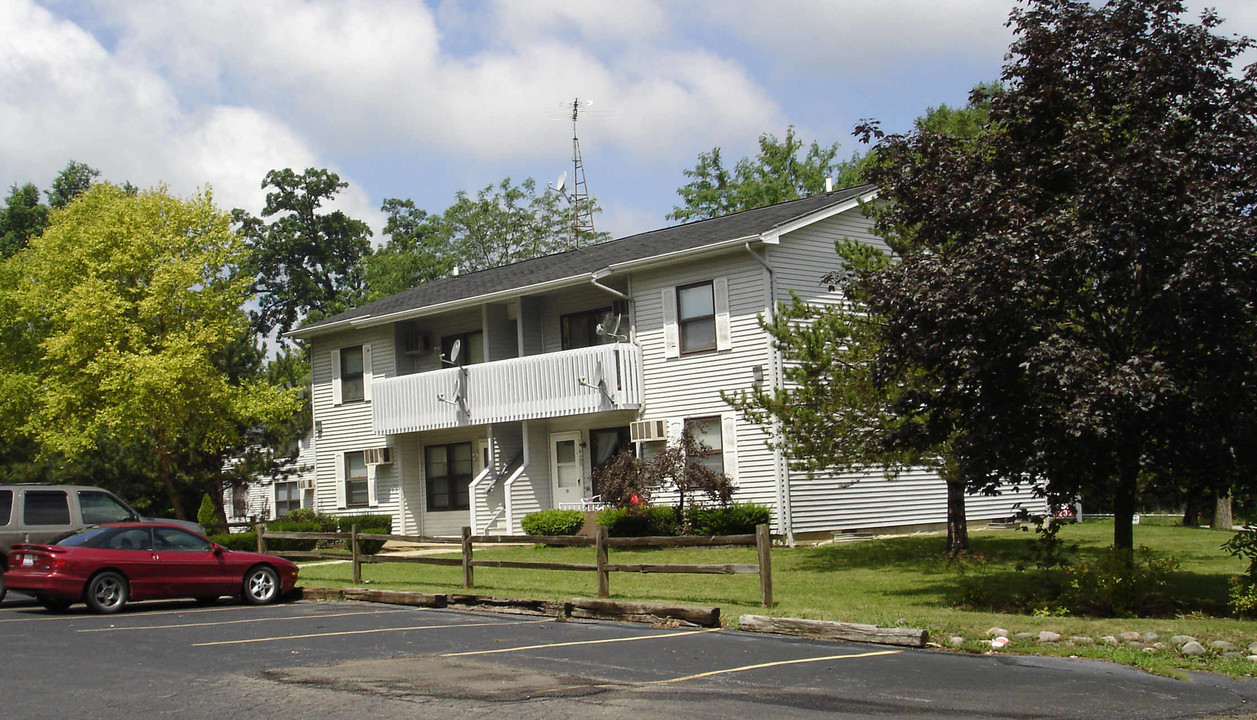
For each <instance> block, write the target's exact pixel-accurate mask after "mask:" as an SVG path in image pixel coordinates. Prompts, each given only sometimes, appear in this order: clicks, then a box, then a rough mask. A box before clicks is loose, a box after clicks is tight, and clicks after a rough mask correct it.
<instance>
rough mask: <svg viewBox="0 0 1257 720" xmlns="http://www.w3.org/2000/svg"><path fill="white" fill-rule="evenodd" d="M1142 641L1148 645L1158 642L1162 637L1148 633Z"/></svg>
mask: <svg viewBox="0 0 1257 720" xmlns="http://www.w3.org/2000/svg"><path fill="white" fill-rule="evenodd" d="M1141 639H1142V640H1143V641H1144V642H1146V643H1154V642H1156V641H1157V640H1160V639H1161V636H1160V635H1158V634H1156V633H1154V632H1146V633H1144V635H1143V638H1141Z"/></svg>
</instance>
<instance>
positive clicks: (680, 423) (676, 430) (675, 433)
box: [668, 418, 685, 445]
mask: <svg viewBox="0 0 1257 720" xmlns="http://www.w3.org/2000/svg"><path fill="white" fill-rule="evenodd" d="M684 427H685V420H684V419H682V418H668V444H669V445H676V444H678V443H680V442H681V430H682V429H683V428H684Z"/></svg>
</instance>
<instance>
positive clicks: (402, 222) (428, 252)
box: [362, 198, 458, 301]
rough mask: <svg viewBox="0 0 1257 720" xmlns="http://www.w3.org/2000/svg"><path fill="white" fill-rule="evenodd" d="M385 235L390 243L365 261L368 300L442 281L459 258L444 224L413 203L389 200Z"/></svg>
mask: <svg viewBox="0 0 1257 720" xmlns="http://www.w3.org/2000/svg"><path fill="white" fill-rule="evenodd" d="M380 209H381V210H383V211H384V212H385V213H387V214H388V219H387V220H385V222H384V230H383V234H384V235H385V236H387V237H388V240H387V241H386V242H385V243H384V245H382V246H381V247H379V248H376V249H375V251H374V252H372V253H371V254H369V255H367V256H366V257H364V258H363V259H362V273H363V281H364V283H365V284H366V289H367V290H366V297H365V298H364V299H365V300H368V301H370V300H377V299H379V298H382V297H387V296H389V295H394V294H396V293H399V292H402V291H404V290H409V289H410V288H413V287H415V286H417V285H422V284H423V283H426V282H431V281H433V280H437V279H439V278H443V277H445V276H447V275H449V273H450V272H451V271H452V270H453V269H454V265H455V264H457V262H458V258H457V256H456V255H455V248H454V247H453V246H452V244H451V243H450V242H449V236H448V235H447V234H446V231H445V228H444V226H443V225H442V223H441V218H440V216H435V217H434V216H431V215H428V213H427V212H426V211H424V210H420V209H419V208H418V207H416V206H415V203H414V201H413V200H401V199H398V198H388V199H387V200H385V201H384V205H383V206H382V207H381V208H380Z"/></svg>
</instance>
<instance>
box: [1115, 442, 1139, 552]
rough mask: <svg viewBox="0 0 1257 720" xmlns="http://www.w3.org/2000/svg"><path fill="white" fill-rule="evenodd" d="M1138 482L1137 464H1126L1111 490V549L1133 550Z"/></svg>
mask: <svg viewBox="0 0 1257 720" xmlns="http://www.w3.org/2000/svg"><path fill="white" fill-rule="evenodd" d="M1138 480H1139V464H1138V463H1135V462H1127V463H1125V464H1124V466H1123V467H1122V470H1121V474H1120V475H1119V476H1118V477H1117V485H1116V486H1114V488H1113V548H1114V549H1116V550H1134V549H1135V529H1134V527H1133V525H1132V523H1133V522H1134V521H1135V492H1136V490H1137V485H1138V482H1137V481H1138Z"/></svg>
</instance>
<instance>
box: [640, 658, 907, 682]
mask: <svg viewBox="0 0 1257 720" xmlns="http://www.w3.org/2000/svg"><path fill="white" fill-rule="evenodd" d="M901 652H903V651H902V650H879V651H877V652H866V653H856V654H853V655H829V656H826V657H816V658H800V659H798V660H778V661H776V662H766V663H759V664H758V665H743V666H741V667H735V668H725V669H724V670H711V671H709V672H704V673H695V674H693V675H686V676H684V677H678V678H672V679H670V680H645V681H642V682H635V683H631V684H633V685H667V684H668V683H678V682H685V681H686V680H697V679H698V678H705V677H711V676H713V675H725V674H728V673H736V672H746V671H747V670H759V669H761V668H770V667H778V666H781V665H801V664H803V663H814V662H824V661H826V660H855V659H857V658H867V657H878V656H879V655H898V654H899V653H901Z"/></svg>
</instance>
